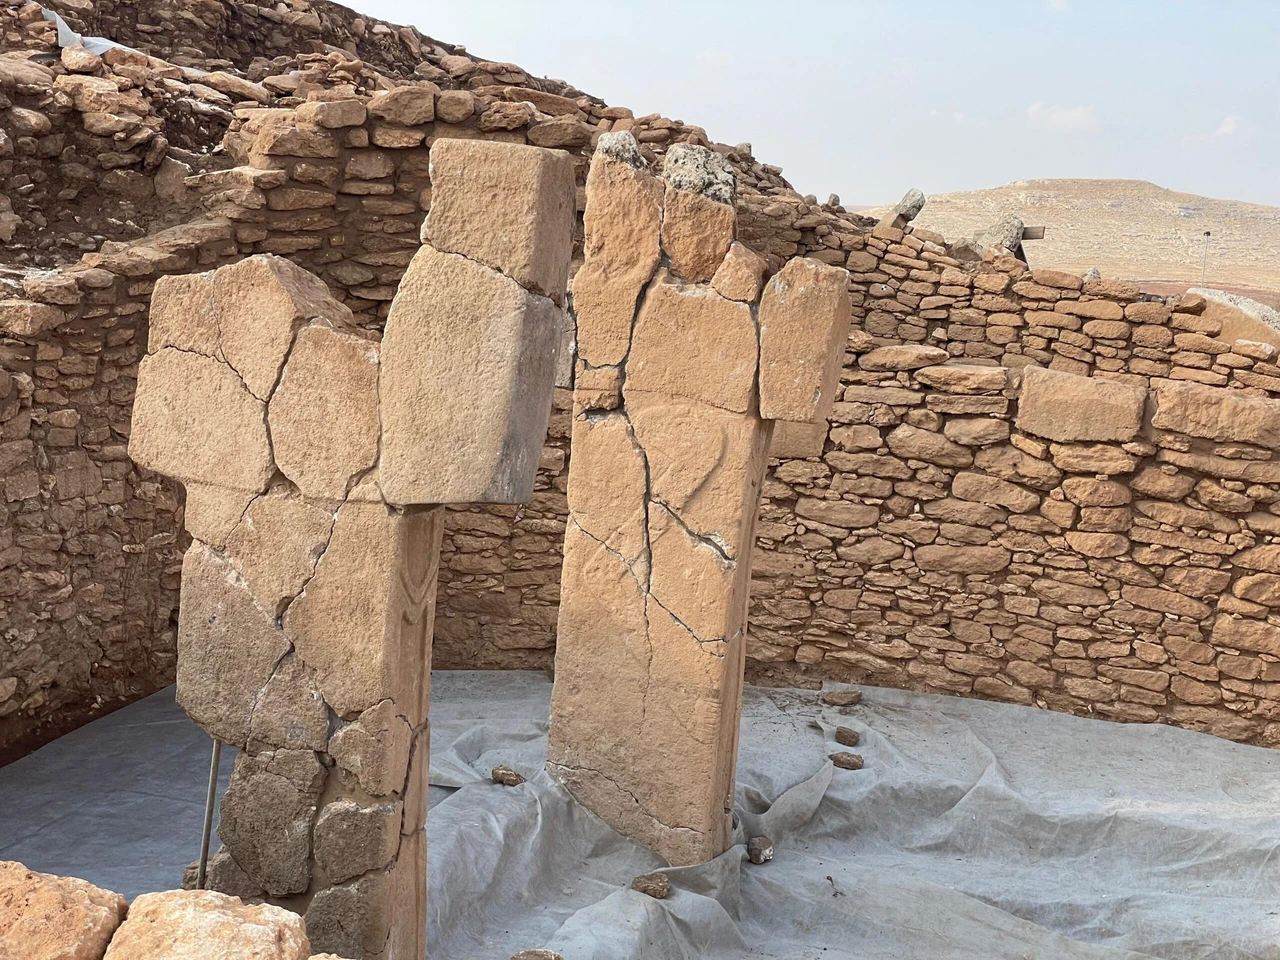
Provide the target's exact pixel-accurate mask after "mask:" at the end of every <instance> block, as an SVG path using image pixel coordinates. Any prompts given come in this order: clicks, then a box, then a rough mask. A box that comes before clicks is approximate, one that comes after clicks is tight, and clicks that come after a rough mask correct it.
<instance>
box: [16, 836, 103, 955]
mask: <svg viewBox="0 0 1280 960" xmlns="http://www.w3.org/2000/svg"><path fill="white" fill-rule="evenodd" d="M126 909H127V905H126V903H125V899H124V897H122V896H120V894H118V893H112V892H111V891H110V890H103V889H101V888H100V887H95V886H94V885H93V884H91V883H89V882H87V881H85V880H77V879H75V878H74V877H55V876H53V875H51V874H47V873H36V872H35V871H34V870H28V869H27V868H26V867H24V866H23V865H22V864H20V863H15V862H13V861H11V860H10V861H4V860H0V955H2V956H4V957H6V958H8V957H12V958H13V960H99V958H100V957H101V956H102V954H103V951H105V950H106V948H107V943H108V942H109V941H110V940H111V936H112V934H113V933H114V932H115V930H116V928H117V927H118V926H119V925H120V921H121V920H122V919H124V915H125V911H126Z"/></svg>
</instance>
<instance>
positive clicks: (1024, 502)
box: [951, 473, 1040, 513]
mask: <svg viewBox="0 0 1280 960" xmlns="http://www.w3.org/2000/svg"><path fill="white" fill-rule="evenodd" d="M951 492H952V494H953V495H954V496H956V497H958V498H960V499H961V500H972V501H975V502H976V503H986V504H990V505H992V506H998V507H1008V508H1009V509H1010V510H1012V511H1013V512H1014V513H1028V512H1029V511H1031V510H1034V509H1035V508H1036V507H1038V506H1039V505H1040V498H1039V497H1038V496H1036V495H1035V494H1034V493H1032V492H1031V491H1030V490H1027V489H1025V488H1023V487H1020V486H1018V485H1017V484H1013V483H1010V482H1009V481H1007V480H1000V479H998V478H997V477H988V476H986V475H984V474H980V473H957V474H956V477H955V479H954V480H953V481H952V482H951Z"/></svg>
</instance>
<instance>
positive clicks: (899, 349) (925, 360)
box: [858, 344, 951, 370]
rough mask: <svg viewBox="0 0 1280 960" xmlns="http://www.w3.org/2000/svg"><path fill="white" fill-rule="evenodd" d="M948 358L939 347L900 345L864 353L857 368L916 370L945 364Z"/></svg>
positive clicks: (945, 352) (947, 354)
mask: <svg viewBox="0 0 1280 960" xmlns="http://www.w3.org/2000/svg"><path fill="white" fill-rule="evenodd" d="M950 357H951V355H950V354H949V353H947V351H945V350H943V349H942V348H941V347H925V346H918V345H916V344H901V345H894V346H889V347H877V348H876V349H875V350H872V351H871V352H870V353H864V354H863V355H862V356H860V357H859V358H858V366H859V367H861V368H862V369H863V370H916V369H918V368H920V367H930V366H933V365H935V364H939V363H945V362H946V361H947V360H948V359H950Z"/></svg>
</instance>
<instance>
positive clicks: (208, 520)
mask: <svg viewBox="0 0 1280 960" xmlns="http://www.w3.org/2000/svg"><path fill="white" fill-rule="evenodd" d="M183 486H184V487H185V488H186V491H187V503H186V509H185V511H184V513H183V525H184V526H185V527H186V528H187V533H189V534H191V536H192V537H194V538H195V539H197V540H203V541H204V542H205V543H207V544H209V545H210V546H211V547H217V548H218V549H221V548H222V547H224V546H226V543H227V537H229V536H231V531H232V530H234V529H235V528H236V524H238V523H239V522H240V518H241V517H243V516H244V511H245V508H246V507H248V506H249V504H250V503H251V502H252V501H253V498H254V497H256V496H258V491H256V490H234V489H232V488H231V487H219V486H215V485H214V484H209V483H198V482H196V481H194V480H186V481H184V482H183Z"/></svg>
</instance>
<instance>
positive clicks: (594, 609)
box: [548, 133, 850, 864]
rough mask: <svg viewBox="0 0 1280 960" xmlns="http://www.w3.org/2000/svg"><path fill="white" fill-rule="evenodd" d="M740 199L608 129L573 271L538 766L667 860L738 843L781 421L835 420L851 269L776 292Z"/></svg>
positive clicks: (684, 150) (706, 855)
mask: <svg viewBox="0 0 1280 960" xmlns="http://www.w3.org/2000/svg"><path fill="white" fill-rule="evenodd" d="M664 181H665V182H664ZM733 199H734V179H733V172H732V170H731V168H730V167H729V166H728V164H727V163H725V162H724V161H723V160H722V159H721V158H719V157H717V156H715V155H714V154H712V153H711V152H710V151H708V150H705V149H702V148H700V147H692V146H686V145H677V146H673V147H672V148H671V149H670V150H669V151H668V152H667V156H666V161H665V167H664V171H663V179H661V180H659V179H657V178H655V177H654V176H653V175H652V174H651V173H650V172H649V170H648V169H647V164H646V163H645V162H644V160H643V159H642V158H641V157H640V153H639V149H638V147H637V144H636V141H635V140H634V139H633V138H632V136H631V135H630V134H629V133H618V134H606V135H605V136H604V137H602V138H601V139H600V142H599V145H598V147H597V149H596V153H595V158H594V159H593V161H592V164H591V172H590V175H589V177H588V180H587V207H586V214H585V218H586V247H585V251H586V259H585V263H584V264H583V267H582V269H581V270H580V271H579V272H578V275H577V276H576V277H575V279H574V306H575V310H576V313H577V318H578V355H579V360H578V366H577V379H576V384H575V391H574V410H575V419H574V425H573V446H572V455H571V457H570V467H569V491H568V492H569V522H568V527H567V529H566V532H565V549H564V570H563V574H562V577H561V593H560V620H559V629H558V636H557V641H556V643H557V646H556V684H555V690H554V693H553V695H552V706H551V738H550V747H549V752H548V767H549V769H550V770H551V771H552V773H554V774H555V775H556V776H557V777H559V778H560V780H561V781H562V782H563V783H564V784H565V786H566V787H567V788H568V789H569V791H570V792H571V793H572V794H573V795H574V796H575V797H576V798H577V799H578V800H579V801H580V802H581V803H583V804H584V805H586V806H587V807H589V808H590V809H591V810H592V811H594V812H595V813H596V814H597V815H599V816H600V817H602V818H603V819H604V820H605V821H607V822H608V823H609V824H610V825H612V826H613V827H614V828H615V829H617V830H618V831H620V832H621V833H624V834H626V835H628V836H631V837H634V838H635V839H637V840H639V841H641V842H642V843H645V844H647V845H648V846H650V847H652V848H653V849H655V850H656V851H658V852H659V853H660V854H662V855H663V856H664V857H666V858H667V859H668V860H669V861H670V862H672V863H675V864H688V863H696V862H699V861H702V860H707V859H710V858H711V857H714V856H716V855H717V854H719V853H721V852H722V851H723V850H724V849H725V848H726V847H727V846H728V845H729V843H730V837H731V833H732V806H733V793H734V769H735V763H736V758H737V740H738V716H739V712H740V707H741V700H742V671H743V666H744V658H745V647H746V645H745V630H746V618H747V599H748V597H747V592H748V586H749V582H750V575H751V550H752V545H753V542H754V539H755V518H756V508H757V502H758V500H759V495H760V487H761V484H762V483H763V480H764V470H765V465H766V463H767V456H768V454H767V449H768V446H769V435H770V432H771V429H772V421H773V420H792V421H805V422H811V421H817V420H825V419H826V417H827V416H828V414H829V413H830V410H831V404H832V401H833V400H834V398H835V391H836V389H837V386H838V381H839V372H840V363H841V360H842V358H843V355H844V343H845V340H846V338H847V336H848V331H849V320H850V302H849V295H848V292H847V287H848V274H847V273H846V272H845V271H844V270H842V269H837V268H835V267H829V266H826V265H824V264H821V263H819V262H817V261H815V260H792V261H791V262H790V263H788V264H787V265H786V266H785V267H784V268H783V269H782V270H780V271H779V272H778V273H777V274H776V275H774V277H773V278H772V279H771V280H769V282H768V283H767V284H765V283H764V274H765V269H766V265H765V262H764V261H763V260H762V259H761V258H760V257H759V256H757V255H756V254H754V253H752V252H751V251H750V250H748V249H747V248H746V247H744V246H742V245H741V244H739V243H735V242H734V241H733V233H734V223H735V218H734V208H733ZM664 254H665V256H666V260H665V263H664V261H663V255H664ZM762 287H763V292H762Z"/></svg>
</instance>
